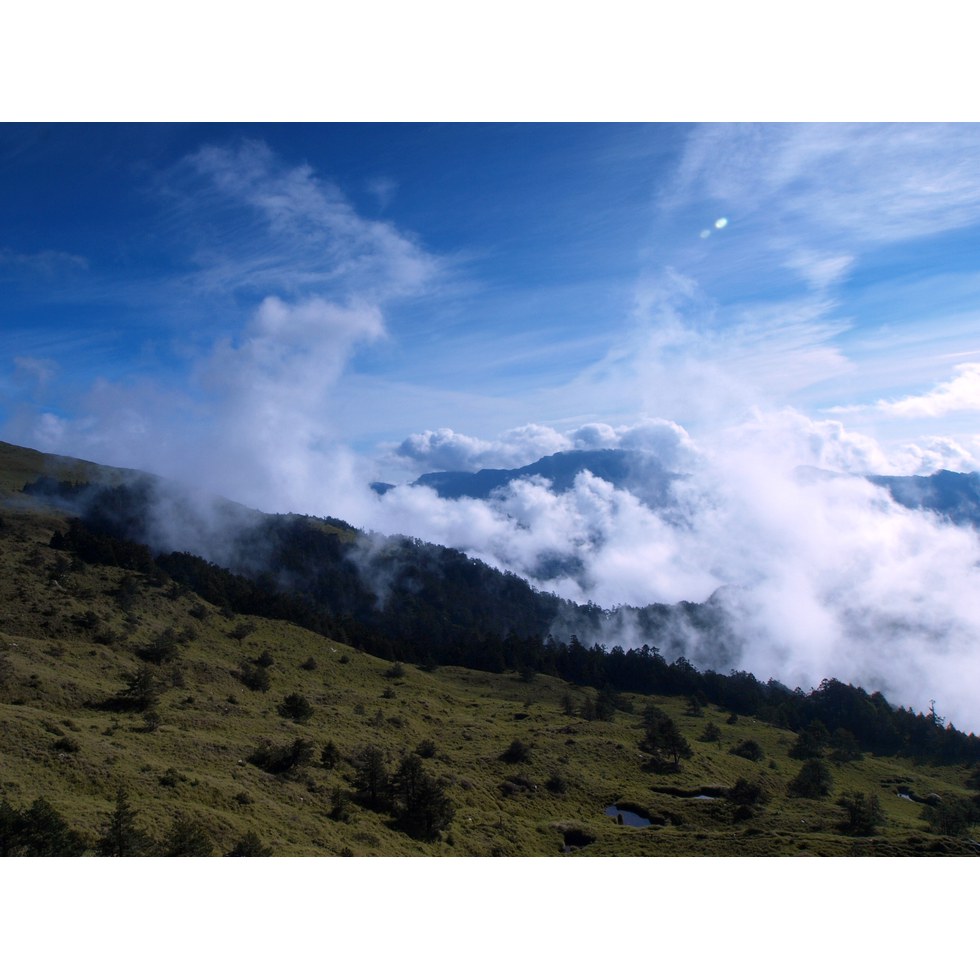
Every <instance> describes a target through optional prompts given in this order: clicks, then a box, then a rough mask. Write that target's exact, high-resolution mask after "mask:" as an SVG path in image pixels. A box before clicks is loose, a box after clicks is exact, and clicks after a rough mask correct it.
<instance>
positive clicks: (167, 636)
mask: <svg viewBox="0 0 980 980" xmlns="http://www.w3.org/2000/svg"><path fill="white" fill-rule="evenodd" d="M137 656H138V657H139V658H140V659H141V660H145V661H147V663H151V664H156V665H157V666H158V667H159V666H161V665H162V664H169V663H173V662H174V661H175V660H177V659H179V657H180V643H179V640H178V637H177V631H176V630H175V629H174V628H173V627H172V626H168V627H167V628H166V629H165V630H164V631H163V632H162V633H160V634H158V635H157V636H156V637H155V638H154V639H152V640H151V641H150V642H149V643H148V644H147V645H146V646H144V647H141V648H140V649H139V650H138V651H137Z"/></svg>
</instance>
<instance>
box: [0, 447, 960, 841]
mask: <svg viewBox="0 0 980 980" xmlns="http://www.w3.org/2000/svg"><path fill="white" fill-rule="evenodd" d="M0 449H2V451H3V456H2V460H0V471H2V477H0V480H2V484H0V485H2V486H3V487H4V488H6V490H7V491H8V493H7V495H6V499H7V501H8V506H7V507H6V508H5V509H3V510H2V511H0V521H2V523H0V801H3V802H5V803H6V804H7V805H8V811H9V810H12V811H15V812H17V813H21V814H24V813H26V812H27V811H28V809H29V808H30V806H31V804H33V803H34V802H35V801H36V800H37V799H38V798H39V797H43V798H44V799H46V800H47V801H48V803H50V804H51V805H52V806H53V807H54V809H55V810H56V811H57V813H58V814H60V815H61V816H62V817H63V818H64V819H65V820H66V821H67V823H68V824H69V825H70V827H71V828H72V829H74V830H75V831H77V832H78V833H79V834H80V835H81V836H82V838H83V842H84V844H85V846H86V848H87V850H88V852H89V853H92V852H94V849H95V846H96V843H97V842H98V840H99V838H100V836H101V835H102V834H103V832H104V830H105V828H106V826H107V823H108V821H109V818H110V815H111V814H112V812H113V808H114V806H115V804H116V799H117V793H118V791H119V790H120V789H124V790H125V792H126V793H127V794H128V804H129V805H130V806H131V807H132V808H133V811H134V812H135V822H136V825H137V827H138V828H139V829H140V830H141V831H143V832H144V833H145V834H147V835H148V836H150V837H152V838H153V839H155V840H156V841H157V842H163V841H164V840H165V838H167V835H168V834H172V833H173V830H174V827H175V821H178V822H179V820H180V819H183V820H184V824H183V825H184V826H192V827H193V828H194V830H195V831H196V832H198V833H199V835H203V839H205V840H206V841H207V843H208V844H209V846H211V848H212V849H213V853H215V854H225V853H227V852H228V851H230V850H232V849H233V848H234V847H235V845H236V844H237V843H239V842H240V841H242V840H243V838H246V836H247V835H250V834H251V835H254V836H253V837H252V838H250V840H251V841H252V843H253V844H254V843H255V840H256V838H257V839H258V841H259V842H261V845H262V846H264V847H265V848H268V849H271V851H272V853H273V854H275V855H279V856H285V855H342V854H343V855H351V854H352V855H457V856H462V855H555V856H558V855H561V854H563V853H566V854H569V855H571V856H584V855H651V856H653V855H729V854H730V855H767V854H782V855H807V854H809V855H846V854H882V855H896V854H969V853H972V852H973V847H972V845H971V844H970V843H969V839H968V838H969V835H970V834H972V831H971V830H968V831H966V832H963V833H960V834H958V835H957V836H952V835H942V834H938V833H934V832H932V830H930V826H929V824H928V823H927V822H926V820H925V819H924V814H927V813H929V810H928V809H926V808H924V807H923V805H922V804H921V803H917V802H913V800H911V799H907V798H904V797H908V796H912V797H917V798H919V799H924V798H926V797H928V796H929V795H930V794H938V795H939V796H940V797H942V799H943V800H945V801H950V800H953V799H962V800H967V799H969V798H970V797H971V795H972V792H973V791H972V790H970V789H969V788H968V786H967V780H968V779H969V778H970V777H971V775H972V770H969V769H967V768H964V767H955V766H946V767H939V766H930V765H922V764H915V763H913V762H911V761H906V760H903V759H900V758H899V759H896V758H893V757H889V758H878V757H874V756H870V755H865V756H864V757H863V758H861V759H859V760H855V761H850V762H834V761H831V760H829V759H827V760H826V765H827V767H828V769H829V771H830V774H831V777H832V780H833V786H832V789H831V791H830V793H829V795H828V796H826V797H824V798H821V799H806V798H801V797H798V796H794V795H792V794H791V793H790V791H789V786H790V783H791V781H792V780H793V779H794V777H796V776H797V774H798V773H799V771H800V768H801V766H802V765H803V763H802V762H801V761H800V760H798V759H795V758H792V757H791V756H790V751H791V750H792V749H793V746H794V743H795V742H796V735H795V734H794V733H793V732H790V731H788V730H784V729H780V728H776V727H774V726H771V725H767V724H764V723H762V722H760V721H758V720H754V719H748V718H739V719H735V718H732V717H731V716H730V713H729V712H728V711H722V710H720V709H718V708H716V707H714V706H711V705H708V706H707V707H704V708H703V709H702V710H701V713H700V714H697V713H696V712H697V710H698V709H696V708H694V706H692V705H689V704H688V702H687V701H686V700H684V699H680V698H673V699H671V698H659V697H647V696H642V695H626V696H621V697H620V698H619V699H618V701H617V704H618V708H617V709H616V710H615V711H613V713H612V716H611V717H609V718H608V719H607V720H599V719H598V718H596V717H594V715H595V711H594V710H593V709H594V705H595V703H596V701H597V699H599V698H600V692H597V691H595V690H593V689H591V688H586V687H578V686H574V685H570V684H567V683H565V682H563V681H561V680H558V679H557V678H553V677H548V676H545V675H542V674H537V675H535V676H533V677H528V676H527V675H526V674H525V675H524V677H521V676H518V675H517V674H515V673H503V674H500V673H482V672H479V671H473V670H467V669H464V668H459V667H439V668H437V669H432V670H424V669H421V668H419V667H416V666H412V665H407V664H406V665H401V664H397V663H392V662H390V661H386V660H381V659H378V658H375V657H372V656H369V655H368V654H365V653H363V652H360V651H358V650H355V649H352V648H350V647H347V646H344V645H342V644H340V643H338V642H335V641H333V640H331V639H329V638H327V637H324V636H321V635H317V634H315V633H311V632H308V631H306V630H303V629H300V628H298V627H296V626H293V625H291V624H289V623H285V622H281V621H271V620H264V619H261V618H257V617H243V616H236V615H234V614H230V613H227V612H223V611H222V610H221V609H219V608H217V607H215V606H213V605H211V604H209V603H208V602H206V601H204V600H203V599H201V598H200V597H199V596H197V595H195V594H194V593H193V592H190V591H188V590H187V589H186V588H184V587H181V586H179V585H178V584H176V583H174V582H172V581H169V580H168V579H167V577H166V576H165V575H161V574H149V575H148V574H142V573H136V572H128V571H124V570H122V569H118V568H110V567H106V566H101V565H94V564H90V565H86V564H83V563H81V562H79V561H78V560H77V559H73V558H72V556H71V555H68V554H66V553H64V552H61V551H56V550H54V549H52V548H51V547H50V546H49V542H50V540H51V537H52V534H54V532H55V531H58V530H60V531H62V532H64V531H65V529H66V527H67V522H66V519H65V517H64V516H63V515H59V514H57V513H55V512H51V511H50V510H47V509H44V508H38V507H37V506H36V505H35V504H34V503H33V502H32V501H30V500H28V499H27V498H21V495H19V494H17V493H16V486H17V483H18V481H21V484H22V483H23V482H25V481H26V480H27V479H31V478H32V477H33V476H35V475H36V474H37V473H38V472H39V467H42V466H46V465H48V464H47V462H46V458H45V457H40V456H39V455H37V454H34V455H32V454H30V453H28V452H27V451H23V450H14V449H13V448H12V447H6V446H4V447H0ZM58 465H59V466H62V465H63V466H65V467H66V469H65V470H62V471H61V473H59V474H56V475H57V476H58V478H68V477H65V476H64V475H63V474H64V473H65V472H71V469H70V465H71V464H70V463H67V462H66V463H59V464H58ZM80 465H85V464H80ZM32 467H34V469H33V472H32ZM14 504H16V506H13V505H14ZM259 668H261V670H262V671H264V674H265V677H264V679H263V678H262V674H261V671H260V670H259ZM140 671H142V674H143V676H144V679H145V678H146V677H152V679H153V681H154V682H155V683H156V684H158V685H159V687H158V691H157V693H156V694H155V696H150V697H149V698H148V700H147V701H146V702H144V703H142V704H141V703H138V702H137V701H135V700H133V699H132V698H131V699H130V701H129V702H128V703H127V701H126V700H125V698H121V692H124V691H125V690H126V689H127V687H129V688H132V687H133V684H132V680H133V678H134V677H135V676H136V675H137V674H138V673H139V672H140ZM246 681H247V682H249V683H251V686H249V683H246ZM266 683H267V689H265V690H263V689H262V687H263V686H265V684H266ZM253 688H256V689H253ZM289 696H295V697H293V698H292V700H291V701H287V700H286V699H287V698H288V697H289ZM304 703H305V704H306V705H308V706H309V707H310V708H311V709H312V714H311V715H310V716H309V717H308V718H306V719H304V720H296V719H294V718H291V717H288V716H286V715H284V714H283V713H282V711H281V710H280V709H283V708H284V706H288V705H292V706H293V707H295V706H296V705H300V706H303V705H304ZM651 706H656V707H659V708H660V709H661V710H662V711H663V712H664V713H665V714H666V715H667V716H668V717H669V718H670V719H672V720H673V722H674V723H675V725H676V727H677V729H678V730H679V731H680V733H681V734H682V735H683V736H684V738H685V739H686V740H687V742H688V744H689V746H690V749H691V750H692V755H691V756H690V758H686V759H682V760H681V762H680V766H679V769H678V770H677V771H670V767H669V765H668V766H664V765H661V766H659V767H657V766H653V765H651V762H652V758H651V755H650V753H649V752H647V751H644V749H643V748H641V745H642V744H643V741H644V713H645V711H646V710H647V709H648V708H650V707H651ZM297 713H298V714H302V713H303V712H302V711H299V712H297ZM709 724H710V725H713V726H715V727H716V729H717V731H718V737H717V740H715V741H703V740H702V737H703V735H704V732H705V729H706V726H708V725H709ZM747 741H751V742H754V743H756V745H757V746H758V748H759V749H760V751H761V756H760V757H759V758H758V759H757V760H753V759H750V758H745V757H742V756H740V755H736V754H732V752H731V750H732V749H733V748H736V747H738V746H740V745H743V744H744V743H745V742H747ZM297 745H298V746H299V748H298V749H296V747H297ZM328 746H332V750H331V749H330V748H328ZM368 748H375V749H378V750H380V759H381V761H382V762H383V763H384V764H385V765H386V767H387V769H388V771H389V772H394V771H395V770H396V769H397V768H398V767H399V765H400V764H401V763H402V760H403V759H404V758H405V757H407V756H414V757H415V758H416V759H418V760H419V763H420V766H421V771H422V772H423V773H424V775H425V776H426V777H430V778H431V780H432V783H433V785H435V786H437V787H438V792H439V793H440V794H441V795H442V796H443V797H444V798H445V799H447V800H448V801H449V803H450V804H451V807H452V815H451V820H450V821H449V823H448V825H446V826H444V827H441V828H440V829H439V830H438V831H437V832H434V833H432V834H422V833H418V832H411V831H410V830H406V825H405V822H404V821H402V822H401V823H399V822H398V821H396V819H395V816H393V815H392V813H391V812H388V811H387V810H385V809H383V808H372V807H371V805H369V804H370V801H369V800H368V798H367V795H366V793H365V791H364V790H363V789H362V790H361V791H360V792H359V791H358V788H357V785H356V784H357V778H358V775H359V772H361V771H362V770H359V763H361V762H363V759H364V758H365V750H366V749H368ZM294 749H296V751H295V752H294V753H293V757H294V758H295V760H296V764H294V765H292V766H291V767H290V768H288V769H287V770H286V771H285V772H274V771H266V770H267V769H276V768H282V759H283V758H284V757H285V758H287V759H288V757H289V754H290V751H292V750H294ZM325 749H327V752H326V753H325V752H324V750H325ZM277 750H281V751H278V753H277ZM270 760H271V761H270ZM277 760H278V761H279V763H280V765H278V766H277V765H276V761H277ZM263 762H264V763H265V768H263V767H262V766H261V765H259V764H257V763H263ZM740 780H741V781H742V782H741V783H740V782H739V781H740ZM899 790H902V791H903V794H904V796H900V795H898V793H899ZM842 793H863V794H866V795H870V794H875V795H876V796H877V797H878V800H879V801H880V806H881V815H882V818H883V823H882V824H881V826H880V827H879V828H877V829H876V831H875V832H874V833H873V834H869V835H860V834H854V833H844V832H842V831H841V830H840V829H839V825H840V823H841V820H842V818H843V816H844V810H843V808H842V807H841V806H839V805H837V804H836V803H835V802H834V801H835V800H836V799H837V798H838V797H839V796H840V794H842ZM698 797H707V798H698ZM934 802H935V801H934ZM614 804H618V805H620V806H621V807H622V808H624V809H628V810H631V811H633V812H635V813H637V814H640V815H641V816H643V817H645V818H646V819H648V820H650V821H651V824H650V826H647V827H643V828H638V827H632V826H628V825H620V824H618V823H617V822H616V820H615V819H614V818H613V817H611V816H607V815H606V814H605V810H606V808H608V807H609V806H611V805H614ZM160 846H163V845H162V844H161V845H160Z"/></svg>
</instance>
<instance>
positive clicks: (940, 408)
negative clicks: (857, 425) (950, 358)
mask: <svg viewBox="0 0 980 980" xmlns="http://www.w3.org/2000/svg"><path fill="white" fill-rule="evenodd" d="M857 407H858V408H860V406H857ZM853 408H854V407H853V406H847V407H844V408H841V409H837V411H849V410H852V409H853ZM874 408H875V411H877V412H878V413H880V414H882V415H885V416H890V417H892V418H906V419H922V418H939V417H940V416H943V415H949V414H950V413H951V412H976V411H978V410H980V364H977V363H969V364H958V365H957V366H956V368H955V374H954V377H953V378H952V379H950V380H949V381H943V382H942V383H940V384H938V385H936V386H935V387H934V388H933V389H932V390H931V391H928V392H926V393H925V394H924V395H909V396H908V397H906V398H898V399H895V400H893V401H887V400H884V399H883V400H881V401H878V402H876V403H875V405H874ZM831 411H834V409H831Z"/></svg>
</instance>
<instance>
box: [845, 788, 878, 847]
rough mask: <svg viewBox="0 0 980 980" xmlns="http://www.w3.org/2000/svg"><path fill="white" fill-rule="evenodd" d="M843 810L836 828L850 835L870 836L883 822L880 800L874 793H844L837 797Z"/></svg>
mask: <svg viewBox="0 0 980 980" xmlns="http://www.w3.org/2000/svg"><path fill="white" fill-rule="evenodd" d="M837 805H838V806H839V807H841V808H842V809H843V811H844V818H843V819H842V820H841V822H840V823H839V824H838V828H839V829H840V830H841V831H842V832H843V833H845V834H848V835H849V836H851V837H870V836H872V835H873V834H874V832H875V831H876V830H877V829H878V827H879V826H880V825H881V824H882V823H883V822H884V814H883V813H882V810H881V802H880V801H879V800H878V797H877V795H876V794H875V793H869V794H868V795H865V794H864V793H845V794H844V795H843V796H840V797H839V798H838V799H837Z"/></svg>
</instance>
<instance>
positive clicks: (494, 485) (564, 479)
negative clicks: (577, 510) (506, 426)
mask: <svg viewBox="0 0 980 980" xmlns="http://www.w3.org/2000/svg"><path fill="white" fill-rule="evenodd" d="M586 470H588V471H589V472H590V473H592V474H593V476H597V477H599V478H600V479H602V480H606V481H607V482H608V483H611V484H613V486H616V487H619V488H621V489H624V490H629V491H630V492H631V493H633V494H635V495H636V496H637V497H639V498H640V499H641V500H643V501H644V502H645V503H647V504H648V505H649V506H651V507H658V506H663V505H664V504H665V503H666V502H667V497H668V494H669V491H670V485H671V483H672V482H673V481H674V480H675V479H676V478H677V477H678V475H679V474H677V473H673V472H671V471H670V470H668V469H666V467H664V466H663V465H662V464H661V463H660V461H659V460H657V459H656V457H654V456H652V455H650V454H649V453H641V452H634V451H629V450H623V449H590V450H572V451H569V452H562V453H555V454H554V455H552V456H544V457H543V458H541V459H539V460H537V461H535V462H533V463H529V464H528V465H527V466H520V467H517V468H516V469H510V470H505V469H499V470H498V469H484V470H478V471H477V472H476V473H468V472H465V471H462V470H447V471H442V472H438V473H423V474H422V476H420V477H419V478H418V479H417V480H416V481H415V482H414V483H412V486H413V487H431V488H432V489H433V490H435V491H436V493H437V494H439V496H440V497H443V498H444V499H446V500H458V499H459V498H460V497H473V498H475V499H477V500H487V499H488V498H489V497H490V496H491V494H493V493H494V491H496V490H501V489H503V488H504V487H506V486H507V484H509V483H511V482H512V481H514V480H529V479H533V478H536V477H537V478H543V479H546V480H548V481H549V482H550V483H551V486H552V489H553V490H555V491H556V492H558V493H563V492H564V491H566V490H569V489H571V487H572V485H573V484H574V482H575V478H576V477H577V476H578V475H579V474H580V473H583V472H585V471H586ZM371 486H372V488H373V489H374V490H375V491H376V492H377V493H380V494H384V493H387V492H388V491H389V490H392V489H394V484H391V483H373V484H372V485H371Z"/></svg>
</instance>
